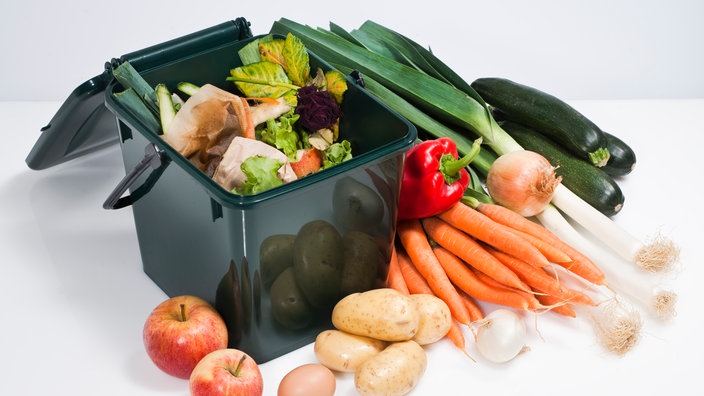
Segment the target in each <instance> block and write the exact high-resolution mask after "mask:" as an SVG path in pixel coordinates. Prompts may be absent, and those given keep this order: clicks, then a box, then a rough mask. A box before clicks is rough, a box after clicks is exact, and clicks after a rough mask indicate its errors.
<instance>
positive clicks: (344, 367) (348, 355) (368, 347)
mask: <svg viewBox="0 0 704 396" xmlns="http://www.w3.org/2000/svg"><path fill="white" fill-rule="evenodd" d="M386 344H387V343H386V342H384V341H380V340H377V339H374V338H369V337H364V336H360V335H356V334H351V333H347V332H345V331H340V330H325V331H322V332H321V333H320V334H318V336H317V337H316V338H315V343H314V344H313V351H314V352H315V356H316V357H317V358H318V361H319V362H320V364H322V365H323V366H325V367H327V368H329V369H330V370H335V371H340V372H347V373H352V372H355V371H356V370H357V368H358V367H359V366H360V365H361V364H362V363H364V362H365V361H367V360H368V359H370V358H372V357H374V356H376V355H378V354H379V353H380V352H381V351H383V350H384V348H385V347H386Z"/></svg>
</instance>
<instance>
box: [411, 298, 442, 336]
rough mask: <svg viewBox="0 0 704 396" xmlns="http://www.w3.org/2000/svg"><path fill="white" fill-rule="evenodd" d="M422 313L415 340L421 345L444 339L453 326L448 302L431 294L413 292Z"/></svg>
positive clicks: (414, 299)
mask: <svg viewBox="0 0 704 396" xmlns="http://www.w3.org/2000/svg"><path fill="white" fill-rule="evenodd" d="M410 297H411V299H412V300H413V301H414V302H415V303H416V307H417V308H418V313H419V314H420V323H419V324H418V331H417V332H416V335H414V336H413V341H415V342H417V343H419V344H420V345H427V344H432V343H433V342H435V341H438V340H440V339H442V338H443V337H444V336H445V334H447V332H448V331H450V327H451V326H452V314H451V313H450V308H449V307H448V306H447V303H445V301H443V300H442V299H440V298H438V297H436V296H433V295H431V294H411V295H410Z"/></svg>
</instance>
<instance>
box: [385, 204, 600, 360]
mask: <svg viewBox="0 0 704 396" xmlns="http://www.w3.org/2000/svg"><path fill="white" fill-rule="evenodd" d="M396 232H397V237H398V241H399V242H400V243H399V244H397V245H396V247H395V251H394V253H393V257H392V260H391V265H390V268H389V275H388V279H387V283H388V285H389V287H393V288H395V289H397V290H400V291H402V292H404V293H429V294H434V295H436V296H438V297H440V298H442V299H443V300H444V301H445V302H446V303H447V305H448V307H450V311H451V312H452V315H453V318H454V319H455V322H456V324H457V325H458V326H459V324H464V325H467V326H469V325H470V324H471V323H472V322H475V321H477V320H480V319H482V318H483V313H482V311H481V308H480V306H479V305H478V304H477V301H484V302H487V303H493V304H497V305H502V306H506V307H510V308H514V309H518V310H523V311H541V310H550V311H553V312H556V313H559V314H562V315H565V316H569V317H576V312H575V310H574V309H573V307H572V304H584V305H588V306H594V305H596V304H595V302H594V301H593V300H592V299H591V298H590V297H589V295H587V294H586V293H583V292H581V291H579V290H577V289H576V288H571V287H568V285H566V284H565V282H563V281H562V280H561V279H560V278H558V276H557V275H556V272H555V271H553V270H552V269H553V268H554V266H555V265H556V266H559V267H561V268H563V269H564V270H566V271H569V272H570V273H572V274H573V275H576V276H577V277H579V278H582V279H583V280H585V281H586V282H588V283H591V284H593V285H603V284H604V274H603V273H602V272H601V270H600V269H599V268H598V267H597V266H596V265H595V264H594V263H593V262H592V261H591V260H590V259H589V258H587V257H586V256H585V255H583V254H581V253H579V251H577V250H576V249H574V248H572V247H571V246H569V245H568V244H566V243H565V242H563V241H562V240H560V239H559V238H558V237H556V236H555V235H554V234H553V233H551V232H550V231H549V230H547V229H546V228H545V227H543V226H541V225H540V224H537V223H535V222H533V221H531V220H529V219H527V218H525V217H523V216H521V215H519V214H517V213H516V212H513V211H511V210H510V209H507V208H504V207H503V206H500V205H497V204H490V203H479V204H478V205H476V207H471V206H468V205H466V204H465V203H462V202H459V203H457V204H455V205H454V206H453V207H451V208H450V209H448V210H447V211H445V212H443V213H440V214H439V215H437V216H433V217H427V218H422V219H413V220H403V221H400V222H399V223H398V224H397V228H396ZM458 333H459V334H458ZM448 338H450V340H451V341H452V342H453V343H454V344H455V345H457V346H458V347H460V348H462V349H463V348H464V340H463V336H462V332H461V331H457V329H455V332H454V333H453V332H452V331H451V332H450V333H448Z"/></svg>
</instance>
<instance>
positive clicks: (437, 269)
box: [396, 219, 471, 325]
mask: <svg viewBox="0 0 704 396" xmlns="http://www.w3.org/2000/svg"><path fill="white" fill-rule="evenodd" d="M396 233H397V234H398V236H399V239H400V240H401V245H403V248H404V249H405V251H406V253H407V254H408V257H410V259H411V263H413V265H414V266H415V268H416V269H417V270H418V272H419V273H420V274H421V275H422V276H423V278H425V280H426V281H427V282H428V286H430V289H431V290H432V291H433V294H435V295H436V296H437V297H439V298H440V299H442V300H443V301H445V303H446V304H447V306H448V307H449V308H450V312H451V313H452V315H453V316H454V317H456V318H457V320H458V321H459V322H460V323H462V324H466V325H469V323H471V318H470V316H469V312H467V307H466V306H465V305H464V302H463V301H462V298H461V297H460V295H459V294H458V293H457V290H455V288H454V287H453V286H452V282H450V279H449V278H448V277H447V274H446V273H445V271H444V270H443V268H442V266H441V265H440V263H439V262H438V259H437V257H435V254H433V249H432V248H431V247H430V242H428V237H427V236H426V235H425V231H423V226H422V224H421V221H420V220H418V219H413V220H404V221H401V222H399V223H398V224H397V225H396ZM407 282H408V281H407ZM409 290H410V289H409Z"/></svg>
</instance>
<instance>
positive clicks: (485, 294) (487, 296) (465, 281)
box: [433, 246, 530, 310]
mask: <svg viewBox="0 0 704 396" xmlns="http://www.w3.org/2000/svg"><path fill="white" fill-rule="evenodd" d="M433 251H434V252H435V256H437V258H438V261H439V262H440V264H441V265H442V266H443V268H444V269H445V272H447V274H448V276H450V279H451V280H452V283H454V284H455V285H456V286H457V287H458V288H459V289H460V290H462V291H464V292H465V293H467V294H469V295H470V296H472V297H474V298H476V299H477V300H482V301H486V302H490V303H494V304H500V305H506V306H508V307H512V308H517V309H522V310H529V309H530V304H529V303H528V301H527V300H526V299H525V298H524V297H523V296H521V295H519V294H518V293H513V292H508V291H506V290H503V289H499V288H496V287H491V286H489V285H487V284H486V283H485V282H482V281H480V280H479V278H478V277H477V275H476V274H475V273H474V272H473V271H472V269H471V268H470V267H469V266H468V265H466V264H465V263H464V262H463V261H462V260H461V259H460V258H459V257H457V256H455V255H454V254H452V252H450V251H449V250H447V249H445V248H443V247H441V246H435V247H433Z"/></svg>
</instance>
